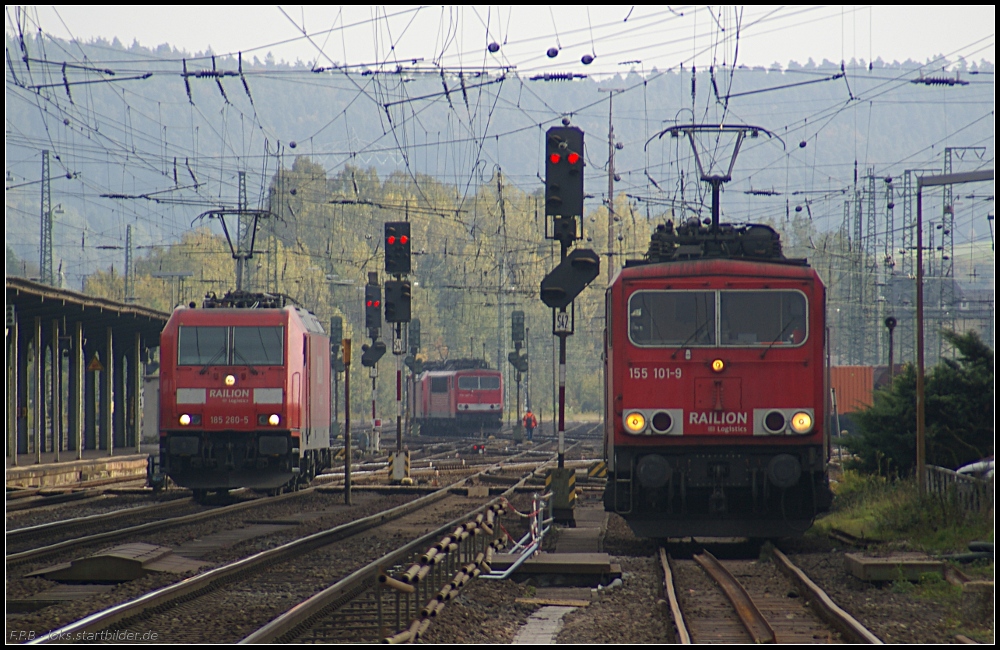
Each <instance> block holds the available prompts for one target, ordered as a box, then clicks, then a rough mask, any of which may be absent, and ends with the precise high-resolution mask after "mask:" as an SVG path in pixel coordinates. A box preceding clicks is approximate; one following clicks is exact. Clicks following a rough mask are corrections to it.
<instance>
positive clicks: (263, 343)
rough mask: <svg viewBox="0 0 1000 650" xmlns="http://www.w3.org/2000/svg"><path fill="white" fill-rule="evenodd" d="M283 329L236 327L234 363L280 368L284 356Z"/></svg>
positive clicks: (234, 332) (234, 334)
mask: <svg viewBox="0 0 1000 650" xmlns="http://www.w3.org/2000/svg"><path fill="white" fill-rule="evenodd" d="M283 329H284V328H282V327H234V328H233V362H234V363H236V364H244V363H247V364H250V365H254V366H280V365H281V364H282V357H284V355H283V354H282V352H283V351H284V345H283V343H284V336H283V334H284V333H283V331H282V330H283Z"/></svg>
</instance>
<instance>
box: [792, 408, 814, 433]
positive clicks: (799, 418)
mask: <svg viewBox="0 0 1000 650" xmlns="http://www.w3.org/2000/svg"><path fill="white" fill-rule="evenodd" d="M812 428H813V419H812V416H811V415H809V414H808V413H806V412H805V411H799V412H798V413H796V414H795V415H793V416H792V431H794V432H795V433H809V432H810V431H811V430H812Z"/></svg>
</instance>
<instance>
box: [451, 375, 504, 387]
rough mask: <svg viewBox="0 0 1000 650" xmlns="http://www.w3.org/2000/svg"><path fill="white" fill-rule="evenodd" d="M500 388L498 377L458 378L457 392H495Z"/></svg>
mask: <svg viewBox="0 0 1000 650" xmlns="http://www.w3.org/2000/svg"><path fill="white" fill-rule="evenodd" d="M498 388H500V378H499V377H459V378H458V389H459V390H497V389H498Z"/></svg>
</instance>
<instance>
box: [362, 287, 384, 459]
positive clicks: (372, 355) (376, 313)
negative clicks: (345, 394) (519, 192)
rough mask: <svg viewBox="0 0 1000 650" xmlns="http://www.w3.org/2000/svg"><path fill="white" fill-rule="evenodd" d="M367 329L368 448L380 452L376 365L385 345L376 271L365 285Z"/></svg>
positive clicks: (364, 359) (364, 353)
mask: <svg viewBox="0 0 1000 650" xmlns="http://www.w3.org/2000/svg"><path fill="white" fill-rule="evenodd" d="M365 328H367V330H368V337H369V338H370V339H371V340H372V342H371V345H368V344H367V343H366V344H364V345H362V346H361V365H362V366H364V367H366V368H369V371H368V372H369V376H370V377H371V378H372V435H371V438H370V439H369V441H368V446H369V448H370V449H371V450H373V451H378V449H379V446H380V444H381V439H380V438H381V433H382V430H381V429H382V423H381V422H380V421H379V420H378V418H377V417H376V414H375V398H376V397H377V392H376V390H377V388H376V386H377V385H376V380H377V379H378V366H377V365H376V364H378V360H379V359H381V358H382V355H384V354H385V343H383V342H382V341H380V340H379V334H380V332H381V331H382V287H381V285H379V283H378V273H377V272H374V271H373V272H371V273H369V274H368V284H366V285H365Z"/></svg>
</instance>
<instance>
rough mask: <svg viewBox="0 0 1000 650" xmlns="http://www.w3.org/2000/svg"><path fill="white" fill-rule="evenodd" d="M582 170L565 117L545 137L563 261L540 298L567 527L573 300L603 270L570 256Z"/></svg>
mask: <svg viewBox="0 0 1000 650" xmlns="http://www.w3.org/2000/svg"><path fill="white" fill-rule="evenodd" d="M583 167H584V163H583V131H582V130H580V129H579V128H577V127H574V126H570V125H569V119H566V118H564V119H563V126H561V127H559V126H556V127H552V128H550V129H549V130H548V131H546V132H545V238H546V239H554V240H558V241H559V243H560V248H561V252H560V260H561V262H560V263H559V266H557V267H556V268H555V269H553V270H552V272H551V273H549V274H548V275H546V276H545V278H544V279H543V280H542V286H541V298H542V302H544V303H545V304H546V305H547V306H549V307H551V308H552V333H553V334H554V335H555V336H557V337H559V418H558V428H559V466H558V468H556V469H553V470H552V471H551V473H550V474H549V478H548V481H549V482H550V483H551V488H552V491H553V507H554V513H553V514H554V516H555V518H556V519H557V520H559V521H569V522H572V521H573V503H574V497H575V493H574V491H573V490H574V487H575V486H574V485H573V483H574V480H573V478H574V476H573V471H572V470H567V469H566V467H565V451H566V445H565V432H566V338H567V337H569V336H572V334H573V328H574V325H575V315H576V311H575V309H574V303H573V301H574V299H575V298H576V297H577V296H578V295H579V294H580V292H582V291H583V290H584V289H585V288H586V287H587V285H588V284H590V283H591V282H593V281H594V279H595V278H596V277H597V276H598V274H599V273H600V266H601V260H600V257H599V256H598V255H597V253H595V252H594V251H592V250H589V249H577V250H575V251H573V252H572V253H570V252H569V249H570V247H571V246H572V245H573V243H574V242H575V241H576V240H577V239H580V238H581V237H582V224H583V196H584V193H583ZM550 217H551V219H550ZM567 307H569V311H567V310H566V308H567Z"/></svg>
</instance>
